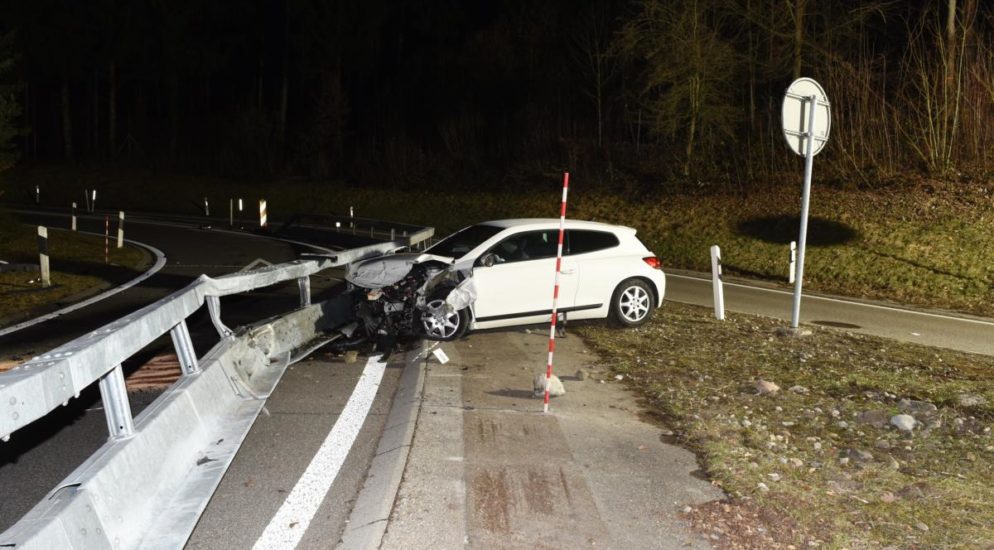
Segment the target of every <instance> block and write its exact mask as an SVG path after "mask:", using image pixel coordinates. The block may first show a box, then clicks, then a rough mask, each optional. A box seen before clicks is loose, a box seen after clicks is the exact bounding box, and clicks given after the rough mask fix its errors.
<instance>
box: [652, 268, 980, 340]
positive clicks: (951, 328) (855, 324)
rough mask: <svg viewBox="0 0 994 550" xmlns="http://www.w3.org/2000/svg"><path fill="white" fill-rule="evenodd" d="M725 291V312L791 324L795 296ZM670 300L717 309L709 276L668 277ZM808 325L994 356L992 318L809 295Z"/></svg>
mask: <svg viewBox="0 0 994 550" xmlns="http://www.w3.org/2000/svg"><path fill="white" fill-rule="evenodd" d="M724 287H725V309H726V310H728V311H736V312H740V313H751V314H753V315H762V316H765V317H773V318H779V319H784V320H785V321H788V322H789V321H790V316H791V304H792V300H793V292H792V291H790V290H785V289H778V288H770V287H766V286H758V285H755V284H744V283H742V282H736V281H726V282H725V285H724ZM666 299H667V300H673V301H676V302H684V303H688V304H697V305H703V306H713V304H714V298H713V295H712V286H711V279H710V278H709V277H707V276H706V275H704V274H695V273H689V272H679V273H667V278H666ZM808 323H810V324H814V325H821V326H828V327H835V328H841V329H845V330H851V331H853V332H860V333H863V334H872V335H874V336H883V337H884V338H893V339H895V340H902V341H905V342H915V343H918V344H924V345H927V346H935V347H941V348H949V349H955V350H960V351H966V352H970V353H981V354H984V355H994V338H992V336H994V320H991V319H982V318H979V317H970V316H965V315H957V314H951V313H944V312H936V311H923V310H915V309H910V308H905V307H901V306H893V305H887V304H883V303H879V302H863V301H855V300H851V299H846V298H839V297H831V296H820V295H811V294H804V296H803V297H802V299H801V324H802V325H803V324H808Z"/></svg>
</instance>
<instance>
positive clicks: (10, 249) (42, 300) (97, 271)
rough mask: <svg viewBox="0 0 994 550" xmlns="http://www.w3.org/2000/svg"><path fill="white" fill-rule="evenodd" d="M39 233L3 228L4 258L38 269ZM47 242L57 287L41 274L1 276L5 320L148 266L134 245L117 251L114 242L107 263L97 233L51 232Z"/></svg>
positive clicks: (0, 311)
mask: <svg viewBox="0 0 994 550" xmlns="http://www.w3.org/2000/svg"><path fill="white" fill-rule="evenodd" d="M37 234H38V233H37V228H36V227H34V226H26V225H21V224H15V223H6V224H4V225H3V240H2V242H0V259H2V260H4V261H7V262H10V263H25V264H34V265H37V264H38V242H37ZM48 244H49V257H50V262H51V282H52V285H51V286H50V287H48V288H42V286H41V276H40V274H39V272H38V271H26V272H25V271H13V272H5V273H0V319H19V318H23V317H26V316H29V315H30V314H31V313H32V312H33V311H36V310H38V309H39V308H45V307H50V306H54V305H58V304H60V303H63V302H65V301H66V300H71V298H72V297H74V296H76V295H79V294H80V293H84V292H87V291H90V290H94V289H97V288H100V287H103V286H108V285H109V284H111V283H114V282H117V281H121V280H125V279H127V278H129V275H131V274H133V273H134V272H135V271H138V270H140V269H141V268H142V266H144V265H146V264H147V262H148V257H147V254H146V253H145V252H143V251H142V250H140V249H138V248H135V247H133V246H130V245H126V246H125V247H124V248H122V249H117V248H116V247H115V244H116V243H115V242H113V239H112V242H111V244H110V250H109V256H108V259H109V262H108V263H107V264H105V263H104V240H103V239H102V238H100V237H97V236H94V235H84V234H80V233H73V232H71V231H61V230H52V229H49V233H48ZM66 303H68V302H66Z"/></svg>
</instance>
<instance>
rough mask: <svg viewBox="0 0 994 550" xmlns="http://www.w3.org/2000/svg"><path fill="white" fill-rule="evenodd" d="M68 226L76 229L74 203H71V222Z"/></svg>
mask: <svg viewBox="0 0 994 550" xmlns="http://www.w3.org/2000/svg"><path fill="white" fill-rule="evenodd" d="M69 227H70V228H71V229H72V230H73V231H76V203H72V223H71V224H70V225H69Z"/></svg>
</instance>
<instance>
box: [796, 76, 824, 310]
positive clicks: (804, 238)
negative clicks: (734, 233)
mask: <svg viewBox="0 0 994 550" xmlns="http://www.w3.org/2000/svg"><path fill="white" fill-rule="evenodd" d="M817 105H818V97H817V96H813V95H812V96H809V97H808V106H809V110H808V113H809V114H808V128H809V130H808V137H807V139H806V140H805V141H806V144H807V146H808V148H807V154H806V155H805V158H804V191H803V194H802V195H801V236H800V238H798V240H797V275H795V276H794V310H793V313H792V315H791V317H790V319H791V320H790V326H791V327H793V328H797V326H798V324H799V323H800V321H801V287H802V286H804V250H805V248H806V245H807V242H808V207H809V203H810V202H811V170H812V168H813V167H814V161H815V107H816V106H817Z"/></svg>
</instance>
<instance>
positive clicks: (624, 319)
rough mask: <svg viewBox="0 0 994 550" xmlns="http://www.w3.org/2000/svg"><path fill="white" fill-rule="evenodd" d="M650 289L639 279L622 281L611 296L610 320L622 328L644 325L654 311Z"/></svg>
mask: <svg viewBox="0 0 994 550" xmlns="http://www.w3.org/2000/svg"><path fill="white" fill-rule="evenodd" d="M654 302H655V300H653V297H652V288H650V287H649V284H648V283H646V282H645V281H643V280H641V279H627V280H625V281H622V282H621V284H620V285H618V287H617V288H615V289H614V294H613V295H612V296H611V319H612V320H613V321H614V322H615V323H617V324H619V325H621V326H623V327H637V326H641V325H643V324H645V322H646V321H648V320H649V317H651V316H652V312H653V310H654V309H656V306H655V303H654Z"/></svg>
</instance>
